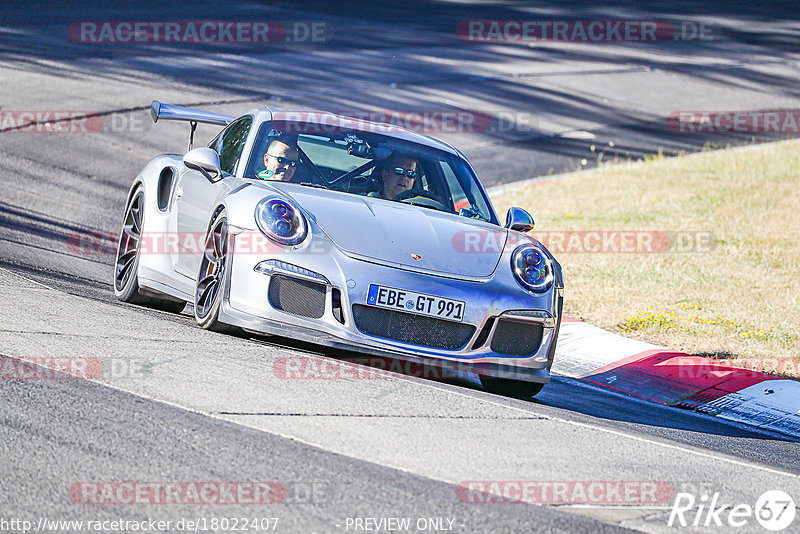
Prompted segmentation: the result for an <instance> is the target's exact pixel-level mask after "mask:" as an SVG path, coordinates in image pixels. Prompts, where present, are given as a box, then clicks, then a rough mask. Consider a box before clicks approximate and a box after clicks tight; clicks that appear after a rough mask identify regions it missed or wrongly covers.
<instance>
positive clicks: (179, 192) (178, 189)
mask: <svg viewBox="0 0 800 534" xmlns="http://www.w3.org/2000/svg"><path fill="white" fill-rule="evenodd" d="M182 196H183V188H182V187H181V186H180V185H179V186H178V187H176V188H175V200H177V199H179V198H181V197H182Z"/></svg>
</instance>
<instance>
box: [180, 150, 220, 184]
mask: <svg viewBox="0 0 800 534" xmlns="http://www.w3.org/2000/svg"><path fill="white" fill-rule="evenodd" d="M183 164H184V165H186V167H188V168H189V169H192V170H193V171H199V172H201V173H202V174H203V176H205V177H206V178H207V179H208V181H209V182H217V181H219V180H220V178H222V171H221V170H220V168H219V154H217V152H216V151H215V150H213V149H211V148H195V149H194V150H190V151H189V152H187V153H186V155H185V156H183Z"/></svg>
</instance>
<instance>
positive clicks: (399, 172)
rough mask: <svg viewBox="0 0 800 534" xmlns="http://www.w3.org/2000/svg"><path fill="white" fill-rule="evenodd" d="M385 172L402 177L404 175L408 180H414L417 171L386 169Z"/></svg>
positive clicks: (397, 168)
mask: <svg viewBox="0 0 800 534" xmlns="http://www.w3.org/2000/svg"><path fill="white" fill-rule="evenodd" d="M386 171H387V172H393V173H395V174H396V175H397V176H403V175H404V174H405V175H406V176H408V177H409V178H416V177H417V171H411V170H406V169H404V168H403V167H395V168H394V169H386Z"/></svg>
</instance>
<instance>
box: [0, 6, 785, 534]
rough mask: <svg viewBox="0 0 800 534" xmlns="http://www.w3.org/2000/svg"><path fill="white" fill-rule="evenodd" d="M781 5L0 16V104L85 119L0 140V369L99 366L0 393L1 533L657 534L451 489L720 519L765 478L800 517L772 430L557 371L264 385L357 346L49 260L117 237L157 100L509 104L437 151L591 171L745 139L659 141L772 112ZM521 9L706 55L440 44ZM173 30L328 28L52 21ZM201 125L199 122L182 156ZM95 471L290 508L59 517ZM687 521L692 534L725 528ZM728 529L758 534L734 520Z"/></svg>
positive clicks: (16, 12) (778, 78) (148, 507)
mask: <svg viewBox="0 0 800 534" xmlns="http://www.w3.org/2000/svg"><path fill="white" fill-rule="evenodd" d="M787 6H790V4H789V3H769V4H763V5H756V6H747V7H731V6H729V5H727V4H725V3H702V4H697V3H691V4H689V3H687V4H683V3H681V4H678V3H675V4H669V5H667V4H660V3H654V4H652V5H651V7H649V8H644V7H641V6H639V5H637V4H633V3H631V4H628V3H624V2H619V3H613V4H605V5H602V6H601V5H599V4H597V3H588V2H586V3H582V2H569V3H553V4H544V3H533V4H525V5H522V4H509V5H490V6H479V5H471V4H469V5H467V4H460V3H439V2H412V3H404V4H402V5H397V6H394V5H390V4H382V3H380V2H370V3H361V2H354V3H347V4H346V5H344V4H343V5H339V4H333V3H323V2H320V3H319V4H317V5H313V4H303V5H300V4H285V5H284V4H281V3H280V2H278V3H275V2H270V3H268V4H266V3H264V4H262V3H256V2H251V3H240V4H237V5H236V6H232V5H228V4H225V3H222V2H207V3H201V2H198V3H182V4H181V5H180V6H167V5H166V4H165V3H156V2H153V3H143V4H142V5H140V6H137V7H135V8H134V7H126V6H123V5H116V6H114V7H107V6H105V4H100V3H97V4H96V5H95V4H94V3H91V2H85V3H84V2H75V3H67V2H60V3H59V2H57V3H50V4H48V5H47V6H46V7H42V6H35V5H33V4H31V3H19V4H17V3H5V4H4V5H3V8H2V9H3V11H2V15H1V16H0V26H1V27H2V28H1V29H2V31H1V32H0V55H1V56H2V60H1V61H0V80H2V81H0V106H1V108H0V111H8V110H40V111H43V110H83V111H90V112H96V113H98V114H100V115H101V116H102V117H104V123H103V124H104V126H103V128H102V129H101V131H99V132H97V133H94V134H76V135H67V134H53V133H50V134H45V133H13V132H12V131H7V132H3V133H2V134H0V155H1V156H2V157H1V158H0V171H2V172H0V228H1V229H2V234H1V235H2V237H1V238H0V307H1V308H2V316H3V322H2V325H0V355H1V356H2V357H3V358H4V361H6V362H14V361H17V360H15V358H24V359H33V358H37V357H64V356H73V357H91V358H98V359H100V360H102V361H103V363H104V365H105V369H106V372H104V373H103V375H102V376H100V377H98V378H97V379H96V380H94V381H87V380H2V381H0V397H1V398H2V402H1V403H0V406H2V409H1V410H0V437H1V439H0V516H2V519H5V520H10V519H12V518H16V519H27V520H30V521H33V522H34V524H36V523H37V522H38V521H39V519H40V518H42V517H46V518H48V519H50V520H52V519H65V520H68V519H71V520H104V519H109V520H111V519H118V518H123V519H129V520H141V519H145V518H154V519H163V520H172V521H177V520H178V519H180V518H199V517H205V518H207V519H208V520H210V519H211V518H214V517H216V518H222V517H248V518H254V517H255V518H260V517H270V518H272V517H277V518H279V523H278V528H277V531H279V532H348V531H356V530H355V526H354V525H355V524H356V523H355V522H354V520H355V519H356V518H360V519H365V518H375V519H376V520H380V519H381V518H389V517H407V518H411V521H412V525H415V524H416V521H417V520H419V519H423V520H424V519H427V518H434V519H436V518H440V519H443V520H444V521H443V525H444V526H448V525H449V526H450V528H452V530H453V531H457V532H603V531H617V530H624V529H632V530H640V531H645V532H670V531H674V530H688V529H678V528H677V527H668V526H667V520H668V518H669V515H670V510H669V508H670V505H671V503H672V500H671V499H666V500H665V499H662V500H661V502H657V503H655V504H653V503H647V504H646V505H642V506H619V505H618V503H610V504H609V503H606V504H603V503H595V504H594V505H589V506H577V505H574V504H573V505H570V504H564V503H551V504H546V505H544V506H534V505H529V504H518V503H474V502H464V501H463V500H462V499H460V498H459V495H460V494H459V493H458V492H457V487H458V485H459V484H460V483H461V482H464V481H534V482H543V483H546V482H558V481H586V482H590V481H601V482H614V481H617V482H619V481H656V482H658V483H663V484H666V485H668V486H669V487H671V488H672V489H673V491H674V492H680V491H685V492H689V493H692V494H693V495H695V496H696V497H697V499H698V500H699V499H700V498H701V496H702V495H703V494H707V495H709V496H710V495H713V494H714V493H719V495H720V497H719V498H720V501H721V502H724V503H727V504H739V503H744V504H749V505H751V506H753V505H754V504H755V503H756V500H757V499H758V497H759V496H760V495H761V494H762V493H763V492H765V491H767V490H772V489H780V490H783V491H786V492H787V493H789V494H790V495H793V496H794V498H795V500H796V501H798V499H800V455H799V454H798V446H797V443H796V442H794V441H791V440H789V439H787V438H782V437H780V436H775V435H768V434H764V433H762V432H758V431H755V430H752V429H748V428H743V427H737V426H731V425H729V424H726V423H723V422H721V421H718V420H714V419H713V418H710V417H707V416H702V415H698V414H693V413H690V412H686V411H681V410H677V409H672V408H667V407H662V406H657V405H653V404H650V403H646V402H642V401H637V400H635V399H631V398H628V397H624V396H621V395H615V394H610V393H607V392H604V391H602V390H599V389H596V388H591V387H587V386H584V385H582V384H580V383H578V382H576V381H572V380H567V379H561V378H556V379H555V380H554V382H553V383H552V384H550V385H549V386H548V387H546V388H545V390H544V391H543V392H542V393H541V394H540V395H539V396H537V397H536V398H535V399H531V400H517V399H509V398H504V397H499V396H495V395H491V394H489V393H486V392H484V391H482V390H481V389H480V387H479V386H477V385H476V383H475V382H474V380H472V379H470V378H469V377H465V378H464V379H461V380H450V381H433V380H424V379H417V378H413V377H404V376H402V375H392V377H391V378H386V377H383V378H380V379H375V378H374V377H373V378H372V379H369V380H359V379H350V380H287V379H282V378H280V377H279V376H277V374H276V372H275V370H274V369H275V368H274V365H275V363H276V362H278V361H281V359H282V358H297V357H307V358H315V359H316V358H323V359H326V358H340V359H344V360H345V361H346V360H347V359H348V358H350V359H352V357H353V355H343V354H333V353H331V352H329V351H322V350H321V349H319V348H316V347H313V346H307V345H300V344H298V343H296V342H293V341H292V340H285V339H275V338H254V337H251V338H240V337H231V336H224V335H221V334H216V333H211V332H205V331H202V330H200V329H198V328H197V327H196V326H195V325H194V320H193V318H192V317H191V315H190V309H187V310H186V311H184V312H183V313H182V314H178V315H170V314H166V313H161V312H156V311H152V310H147V309H142V308H137V307H135V306H129V305H125V304H121V303H118V302H116V301H115V300H114V298H113V293H112V291H111V286H110V280H111V274H112V261H113V257H112V255H110V254H107V253H102V251H101V253H97V254H87V253H85V252H83V253H82V252H80V251H77V250H75V249H74V248H71V247H70V246H69V243H70V242H71V241H70V239H71V237H72V238H74V237H75V236H77V235H79V234H81V233H86V232H92V231H95V232H115V231H117V229H118V225H119V221H120V218H121V215H122V210H123V204H124V200H125V193H126V191H127V189H128V187H129V185H130V183H131V180H132V178H133V176H134V175H135V174H136V173H137V172H138V170H139V169H140V168H141V167H142V166H143V165H144V163H145V162H146V161H147V160H148V159H149V158H150V157H152V156H153V155H156V154H159V153H162V152H178V151H181V150H183V149H184V147H185V143H186V137H187V136H186V133H187V132H186V127H185V125H177V124H158V125H157V126H156V125H152V124H151V123H149V122H147V115H146V108H147V105H148V103H149V102H150V100H151V99H153V98H155V99H158V100H161V101H164V102H171V103H176V104H194V105H197V106H198V107H203V108H206V109H210V110H214V111H220V112H225V113H230V114H237V113H239V112H241V111H243V110H245V109H248V108H251V107H255V106H258V105H264V104H269V105H280V106H303V107H316V108H325V109H332V110H350V109H359V110H363V109H390V110H392V109H397V110H406V111H415V110H416V111H420V110H441V109H448V110H449V109H460V110H469V111H475V112H489V113H492V114H495V115H498V116H499V114H501V113H505V114H506V115H505V116H507V117H512V118H515V119H516V120H517V122H518V124H517V127H515V128H513V129H510V130H506V129H504V130H503V131H487V132H479V133H475V132H469V131H459V132H448V133H445V134H443V135H439V137H442V138H444V139H446V140H448V141H452V142H453V143H454V144H456V145H457V146H459V147H460V148H462V150H463V151H464V152H465V154H466V155H467V156H468V157H469V158H470V159H471V160H473V161H474V162H475V164H476V167H477V169H478V171H479V173H480V174H481V176H482V178H483V180H484V181H485V183H487V184H498V183H503V182H508V181H514V180H518V179H524V178H530V177H532V176H536V175H545V174H547V173H550V172H559V171H563V170H569V169H574V168H579V167H581V166H592V165H594V164H596V163H597V160H598V158H600V157H601V154H602V157H603V158H605V160H608V159H613V158H616V157H619V158H630V157H632V158H636V157H642V156H644V155H648V154H653V153H657V152H658V151H659V149H661V150H662V151H663V152H666V153H675V152H679V151H693V150H697V149H700V148H701V147H702V146H703V145H704V144H706V143H707V142H712V143H714V144H715V145H724V144H728V143H730V144H740V143H746V142H752V141H753V140H756V141H760V140H768V139H769V137H765V136H731V135H729V136H721V135H716V136H708V137H699V136H692V135H687V134H676V133H674V132H671V131H670V130H669V129H668V128H667V126H666V120H665V117H666V116H667V115H668V114H669V113H671V112H673V111H676V110H686V109H688V110H702V109H716V110H719V109H736V110H749V109H791V108H792V106H793V105H794V103H795V102H796V100H797V96H798V95H797V93H798V91H800V89H798V87H800V85H798V84H797V81H798V80H797V78H798V76H797V72H798V69H797V67H798V64H797V59H798V52H799V51H800V47H798V44H797V43H798V24H797V22H796V20H797V11H791V10H790V8H789V7H787ZM539 16H546V17H549V18H550V19H563V20H575V19H588V18H632V19H635V18H639V19H655V18H657V19H659V20H672V21H678V22H685V21H689V22H693V23H700V22H703V23H706V24H708V25H709V26H710V27H712V28H713V34H714V36H715V38H714V39H712V40H708V41H688V42H659V43H649V44H642V43H623V44H621V43H603V44H597V43H592V44H590V43H537V44H536V46H527V45H524V44H519V43H508V44H503V43H465V42H464V41H462V40H459V39H458V38H456V37H455V36H454V32H455V28H456V27H457V25H458V23H459V22H460V21H462V20H466V19H502V20H510V19H523V18H532V17H539ZM187 19H190V20H203V19H205V20H265V19H266V20H271V21H272V20H274V21H284V23H285V24H287V25H288V24H290V23H295V22H298V21H300V22H303V23H313V22H318V23H319V22H321V23H324V24H325V25H326V26H325V28H326V31H327V32H328V35H329V39H328V40H326V41H325V42H322V43H320V42H316V43H293V42H288V43H278V44H269V45H264V44H260V45H258V46H255V45H236V46H230V45H225V46H222V45H215V44H205V45H188V44H185V43H184V44H178V45H173V44H164V43H158V44H154V43H144V44H137V45H131V44H116V45H113V46H106V45H98V44H83V43H75V42H72V41H70V40H68V39H67V37H66V33H67V27H69V26H70V24H72V23H74V22H76V21H85V20H93V21H105V20H108V21H124V20H130V21H133V20H149V21H170V20H187ZM3 129H6V128H5V126H3ZM12 130H13V128H12ZM212 133H213V130H211V129H202V128H201V129H200V130H198V140H199V141H203V140H205V139H208V138H210V135H212ZM753 137H755V139H753ZM609 143H611V145H610V144H609ZM593 145H594V151H592V149H591V147H592V146H593ZM612 145H613V146H612ZM582 160H587V162H586V164H585V165H583V164H582ZM9 358H10V359H9ZM318 361H320V362H322V361H329V360H322V359H321V360H318ZM92 481H94V482H98V481H100V482H102V481H138V482H153V481H162V482H191V481H218V482H225V481H229V482H235V481H275V482H278V483H280V484H282V485H283V486H284V487H285V488H286V490H287V493H286V499H285V500H284V501H283V502H282V503H280V504H271V505H248V504H226V505H196V504H183V505H163V504H127V505H126V504H116V505H111V504H82V503H76V502H74V500H73V499H72V498H71V497H70V493H69V490H70V488H71V487H73V485H74V484H77V483H81V482H92ZM687 518H688V520H689V521H692V520H693V519H694V516H693V515H689V514H687ZM722 519H723V520H724V519H725V515H724V514H723V516H722ZM448 520H452V523H450V522H449V521H448ZM704 520H705V517H703V518H702V521H701V526H700V527H699V528H696V529H693V530H692V531H694V532H700V531H708V532H725V531H729V530H730V527H727V526H726V527H715V526H714V524H713V522H712V523H710V524H709V526H707V527H703V526H702V524H703V521H704ZM362 524H363V523H362ZM797 525H798V523H797V521H796V522H795V524H794V525H793V526H792V527H790V528H789V529H788V530H787V531H792V530H791V529H792V528H794V531H797V529H798V527H797ZM0 527H2V522H0ZM7 530H11V531H15V529H14V528H10V529H7ZM218 530H222V529H218ZM228 530H229V531H230V529H228ZM736 530H737V531H739V532H751V531H752V532H758V531H762V530H761V527H760V526H759V524H758V522H757V521H756V520H755V519H753V518H751V519H750V521H749V523H747V525H746V526H744V527H742V528H739V529H736ZM16 531H20V530H19V529H17V530H16ZM53 531H78V529H77V528H61V529H56V530H53ZM172 531H175V530H174V529H173V530H172ZM411 531H417V530H416V528H413V527H412V529H411Z"/></svg>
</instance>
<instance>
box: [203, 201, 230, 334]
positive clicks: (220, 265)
mask: <svg viewBox="0 0 800 534" xmlns="http://www.w3.org/2000/svg"><path fill="white" fill-rule="evenodd" d="M210 228H211V229H210V230H209V231H208V235H206V240H205V247H204V252H203V259H202V260H201V261H200V272H199V273H198V275H197V288H196V290H195V294H194V317H195V320H197V324H198V325H200V326H201V327H202V328H205V329H206V330H213V331H215V332H224V333H227V334H236V333H239V332H240V331H241V330H240V329H239V328H237V327H235V326H231V325H227V324H223V323H221V322H219V309H220V306H221V305H222V298H223V292H224V288H225V283H226V281H227V279H228V270H229V265H228V259H229V258H228V243H230V236H229V234H228V219H227V217H226V212H225V210H222V211H220V212H219V213H218V214H217V216H216V217H215V218H214V220H213V221H212V223H211V226H210Z"/></svg>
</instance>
